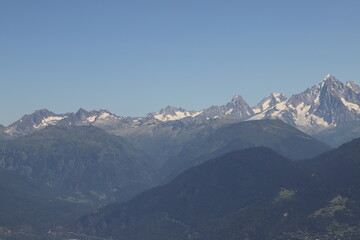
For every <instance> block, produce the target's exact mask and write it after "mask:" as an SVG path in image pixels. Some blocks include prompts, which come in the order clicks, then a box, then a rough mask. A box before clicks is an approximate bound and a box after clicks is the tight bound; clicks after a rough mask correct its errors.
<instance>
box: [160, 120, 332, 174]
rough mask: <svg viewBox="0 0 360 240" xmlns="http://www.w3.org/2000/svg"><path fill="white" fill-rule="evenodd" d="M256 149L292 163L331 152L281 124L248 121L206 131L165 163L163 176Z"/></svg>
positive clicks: (328, 147) (162, 171)
mask: <svg viewBox="0 0 360 240" xmlns="http://www.w3.org/2000/svg"><path fill="white" fill-rule="evenodd" d="M257 146H265V147H269V148H271V149H273V150H275V151H277V152H278V153H280V154H282V155H283V156H285V157H287V158H289V159H292V160H299V159H306V158H311V157H315V156H317V155H319V154H320V153H323V152H325V151H328V150H330V149H331V147H330V146H328V145H326V144H324V143H322V142H319V141H318V140H316V139H314V138H312V137H310V136H309V135H307V134H305V133H303V132H301V131H300V130H298V129H296V128H294V127H292V126H290V125H288V124H286V123H284V122H282V121H280V120H270V119H269V120H257V121H246V122H240V123H235V124H230V125H228V126H224V127H221V128H218V129H213V130H210V129H204V131H203V132H202V133H201V134H199V137H198V138H196V139H194V140H193V141H191V142H189V143H188V144H187V145H186V146H185V147H184V148H183V150H182V151H181V152H180V154H178V155H177V156H176V157H175V158H171V159H169V160H168V161H167V162H166V163H165V165H164V166H163V168H162V169H161V171H160V176H164V177H165V181H166V180H167V179H172V178H173V177H175V176H176V175H178V174H179V173H181V172H182V171H184V170H186V169H188V168H189V167H191V166H195V165H197V164H199V163H202V162H204V161H206V160H209V159H211V158H214V157H218V156H221V155H223V154H226V153H228V152H232V151H235V150H240V149H245V148H248V147H257ZM160 181H162V180H160Z"/></svg>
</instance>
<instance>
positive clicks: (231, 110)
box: [225, 108, 234, 115]
mask: <svg viewBox="0 0 360 240" xmlns="http://www.w3.org/2000/svg"><path fill="white" fill-rule="evenodd" d="M233 111H234V109H232V108H231V109H229V110H227V111H226V113H225V115H229V114H231V113H232V112H233Z"/></svg>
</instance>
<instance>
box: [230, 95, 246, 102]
mask: <svg viewBox="0 0 360 240" xmlns="http://www.w3.org/2000/svg"><path fill="white" fill-rule="evenodd" d="M238 101H244V99H243V98H242V97H241V96H240V95H239V94H235V96H233V98H232V99H231V102H238Z"/></svg>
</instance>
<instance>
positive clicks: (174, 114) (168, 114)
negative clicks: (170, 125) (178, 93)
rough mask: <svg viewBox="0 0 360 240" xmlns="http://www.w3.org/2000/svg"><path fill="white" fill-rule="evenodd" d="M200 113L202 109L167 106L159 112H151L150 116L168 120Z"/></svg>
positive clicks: (164, 120)
mask: <svg viewBox="0 0 360 240" xmlns="http://www.w3.org/2000/svg"><path fill="white" fill-rule="evenodd" d="M200 113H201V111H187V110H185V109H182V108H177V107H173V106H167V107H166V108H162V109H161V110H160V111H159V112H158V113H149V114H148V117H149V116H150V117H151V116H152V117H154V118H155V119H157V120H160V121H163V122H166V121H173V120H180V119H183V118H187V117H195V116H197V115H199V114H200Z"/></svg>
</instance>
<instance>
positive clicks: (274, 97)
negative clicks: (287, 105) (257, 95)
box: [252, 92, 287, 113]
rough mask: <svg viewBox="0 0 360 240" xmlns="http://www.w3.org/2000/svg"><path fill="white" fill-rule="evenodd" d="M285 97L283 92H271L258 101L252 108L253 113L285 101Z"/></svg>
mask: <svg viewBox="0 0 360 240" xmlns="http://www.w3.org/2000/svg"><path fill="white" fill-rule="evenodd" d="M286 99H287V97H286V95H285V94H283V93H277V92H275V93H271V94H270V95H269V96H267V97H265V98H264V99H262V100H261V102H260V103H258V104H257V105H256V106H255V107H254V108H253V109H252V110H253V111H254V113H259V112H262V111H265V110H267V109H269V108H271V107H273V106H275V105H276V104H278V103H280V102H283V101H285V100H286Z"/></svg>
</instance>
